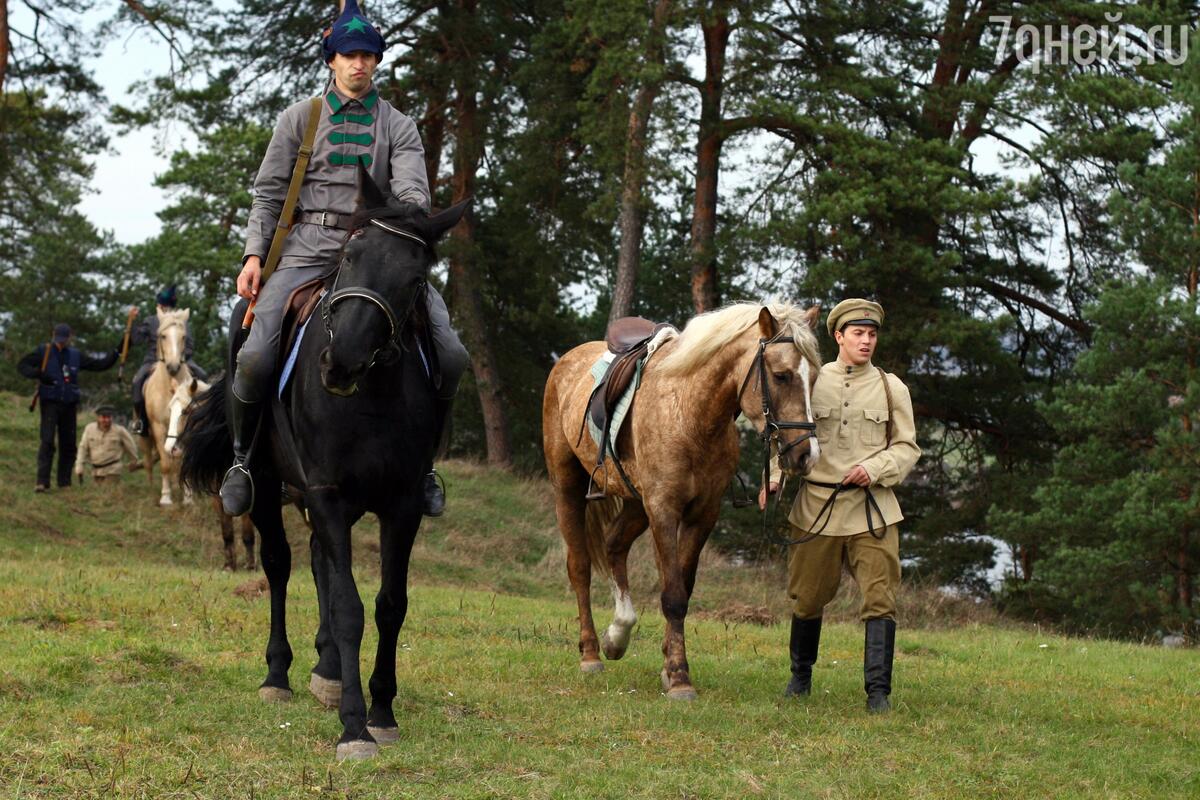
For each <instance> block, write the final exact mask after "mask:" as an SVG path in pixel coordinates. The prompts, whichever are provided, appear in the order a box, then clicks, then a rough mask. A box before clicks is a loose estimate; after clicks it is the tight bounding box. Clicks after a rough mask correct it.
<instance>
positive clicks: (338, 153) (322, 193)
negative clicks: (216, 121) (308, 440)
mask: <svg viewBox="0 0 1200 800" xmlns="http://www.w3.org/2000/svg"><path fill="white" fill-rule="evenodd" d="M386 48H387V44H386V43H385V42H384V40H383V37H382V36H380V34H379V32H378V31H376V30H375V28H374V27H372V25H371V23H369V22H368V21H367V20H366V18H364V17H363V15H362V12H361V11H359V8H358V3H357V2H356V0H348V2H347V3H346V7H345V10H344V12H343V13H342V15H341V16H340V17H338V19H337V20H336V21H335V22H334V24H333V27H332V28H331V29H330V30H329V31H327V32H326V35H325V39H324V41H323V44H322V51H323V54H324V57H325V62H326V64H328V65H329V69H330V71H331V73H332V77H331V79H330V81H329V82H328V83H327V84H326V86H325V90H324V93H323V98H322V101H321V103H320V105H319V110H318V112H317V113H319V115H320V116H319V119H318V120H317V121H316V131H315V136H314V137H313V141H312V153H311V161H309V163H308V168H307V171H306V172H305V173H304V178H303V183H302V184H301V185H300V189H299V205H298V210H297V213H296V214H295V216H294V218H293V220H292V224H293V226H294V227H293V228H292V229H291V230H290V233H287V234H286V236H287V238H286V240H285V241H284V243H283V249H282V254H281V257H280V258H279V263H278V269H277V270H276V271H275V273H274V274H273V275H272V276H271V277H270V280H269V281H267V282H266V283H264V284H262V286H261V291H260V283H261V282H262V279H263V261H264V257H265V256H266V255H267V252H268V249H269V248H270V247H271V245H272V238H273V236H274V235H275V232H276V227H277V225H278V224H279V222H280V220H279V217H280V215H281V213H282V210H283V207H284V205H285V200H286V196H287V194H288V190H289V184H290V182H291V176H292V172H293V168H294V166H295V164H296V161H297V157H298V152H299V150H300V148H301V144H302V143H303V141H304V140H305V138H306V136H305V133H306V129H307V125H308V121H309V116H310V113H311V109H312V103H311V102H310V101H308V100H304V101H301V102H299V103H296V104H295V105H293V106H291V107H290V108H288V109H287V110H286V111H284V112H283V114H282V115H281V116H280V118H279V122H278V124H277V125H276V127H275V133H274V134H273V135H272V137H271V143H270V145H269V146H268V147H267V153H266V156H264V158H263V161H262V166H260V167H259V171H258V176H257V177H256V179H255V181H254V204H253V206H252V207H251V210H250V221H249V224H248V225H247V229H246V249H245V252H244V255H243V257H242V264H243V266H242V271H241V274H239V275H238V280H237V289H238V294H239V295H241V296H242V297H244V298H246V299H254V298H257V300H256V303H255V305H254V306H253V313H254V322H253V326H252V327H251V329H250V335H249V337H248V338H247V340H246V342H245V344H244V345H242V348H241V351H240V352H239V353H238V357H237V370H236V373H235V375H234V378H233V383H232V387H231V389H232V394H233V397H234V402H233V411H232V418H231V420H230V424H231V426H232V429H233V436H234V463H233V466H232V467H230V469H229V471H228V473H226V476H225V480H224V481H223V483H222V485H221V502H222V504H223V505H224V507H225V510H226V511H227V512H228V513H230V514H235V515H237V514H243V513H245V512H246V511H248V510H249V508H250V506H251V504H252V498H253V493H254V487H253V482H252V480H251V478H250V470H249V469H247V465H246V461H247V457H248V455H249V449H250V446H251V442H252V440H253V438H254V432H255V430H256V429H257V427H258V423H259V420H260V418H261V415H262V406H263V403H264V402H265V400H266V399H267V398H268V396H269V395H268V393H269V392H270V387H271V380H272V377H273V376H274V372H275V364H276V358H277V355H278V349H279V338H280V326H281V323H282V320H283V315H284V310H285V308H284V307H285V304H286V303H287V299H288V297H289V296H290V295H291V293H292V291H293V290H295V289H296V288H297V287H299V286H301V285H302V284H305V283H307V282H309V281H311V280H313V279H314V278H318V277H321V276H324V275H327V274H328V273H330V272H331V271H332V270H333V269H334V268H335V267H336V265H337V263H336V262H337V257H338V253H339V252H340V250H341V247H342V244H343V242H344V241H345V238H346V235H347V233H348V232H349V221H350V217H351V214H352V212H353V211H354V210H355V200H356V197H357V181H356V176H357V167H358V165H360V164H361V165H362V166H363V167H365V168H366V170H367V171H368V172H369V173H370V176H371V178H372V179H374V181H375V183H377V184H379V185H380V186H382V187H385V190H387V191H389V192H390V194H391V196H392V197H393V198H395V199H396V200H399V201H403V202H409V203H413V204H415V205H417V206H420V207H421V208H423V209H426V210H428V209H429V205H430V196H429V186H428V180H427V178H426V173H425V151H424V148H423V147H422V146H421V138H420V135H419V134H418V133H417V126H416V124H415V123H414V122H413V121H412V119H410V118H409V117H408V116H406V115H404V114H402V113H401V112H399V111H397V110H396V109H395V108H393V107H392V106H391V105H390V104H389V103H388V102H387V101H386V100H384V99H382V98H381V97H380V96H379V92H378V91H377V90H376V88H375V85H374V84H373V83H372V80H371V79H372V76H373V75H374V74H375V70H376V68H377V67H378V65H379V62H380V60H381V59H382V58H383V51H384V50H385V49H386ZM284 227H287V226H286V225H285V226H284ZM426 296H427V302H428V311H429V323H430V327H431V333H432V338H433V344H434V348H435V349H436V351H437V354H436V355H437V360H438V362H439V365H440V367H441V384H440V387H439V391H438V406H439V408H438V414H439V416H440V418H441V420H442V429H444V428H445V425H446V424H447V421H448V418H449V413H450V405H451V402H452V401H453V398H454V394H455V391H456V390H457V388H458V381H459V378H461V376H462V373H463V371H464V370H465V369H466V365H467V358H468V356H467V351H466V349H465V348H464V347H463V345H462V343H461V342H460V341H459V338H458V335H457V334H455V332H454V330H453V329H452V328H451V327H450V315H449V312H448V311H447V309H446V303H445V301H444V300H442V298H441V296H440V295H439V294H438V293H437V291H436V290H435V289H434V288H433V287H432V286H429V287H428V289H427V295H426ZM444 506H445V496H444V494H443V493H442V490H441V487H440V486H439V485H438V480H437V476H436V474H435V473H434V471H433V469H432V464H431V465H430V469H429V472H428V474H427V475H426V477H425V485H424V509H423V510H424V513H425V514H426V515H428V516H438V515H440V514H441V513H442V510H443V508H444Z"/></svg>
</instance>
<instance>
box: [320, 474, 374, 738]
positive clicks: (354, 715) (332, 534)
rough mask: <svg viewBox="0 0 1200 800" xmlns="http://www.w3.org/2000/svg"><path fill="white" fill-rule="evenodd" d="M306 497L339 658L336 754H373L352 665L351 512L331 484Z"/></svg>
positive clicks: (357, 621) (355, 624) (357, 619)
mask: <svg viewBox="0 0 1200 800" xmlns="http://www.w3.org/2000/svg"><path fill="white" fill-rule="evenodd" d="M307 499H308V501H309V507H308V508H309V517H310V518H311V519H312V524H313V530H314V532H315V533H316V535H317V536H318V537H319V540H320V544H321V548H320V550H321V556H322V559H323V560H324V562H325V563H326V565H327V567H326V568H327V570H328V578H329V583H328V590H327V592H326V594H327V595H328V597H329V612H328V613H329V630H330V632H331V633H332V635H333V641H334V644H335V645H336V646H337V650H338V655H339V656H340V657H341V678H342V697H341V702H340V703H339V705H338V718H339V719H340V720H341V721H342V735H341V738H339V739H338V745H337V759H338V760H339V761H343V760H345V759H348V758H353V759H358V758H370V757H372V756H375V755H377V754H378V753H379V746H378V745H377V744H376V743H375V740H374V739H373V738H371V734H370V732H368V731H367V706H366V702H365V700H364V698H363V690H362V679H361V677H360V673H359V666H358V658H359V651H360V649H361V646H362V636H363V604H362V600H361V599H359V596H358V586H357V585H356V584H355V582H354V574H353V572H352V571H351V565H350V527H351V524H352V521H353V519H355V515H353V513H352V511H351V510H350V509H349V508H347V507H346V504H345V502H344V501H343V500H342V498H341V497H340V495H339V494H338V492H337V490H336V488H330V489H324V490H310V491H309V492H308V494H307Z"/></svg>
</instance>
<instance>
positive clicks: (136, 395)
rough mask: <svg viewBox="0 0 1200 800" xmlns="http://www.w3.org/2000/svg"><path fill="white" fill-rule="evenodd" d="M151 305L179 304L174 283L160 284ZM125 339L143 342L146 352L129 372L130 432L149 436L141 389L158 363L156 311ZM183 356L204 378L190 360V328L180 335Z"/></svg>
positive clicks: (194, 373) (167, 306)
mask: <svg viewBox="0 0 1200 800" xmlns="http://www.w3.org/2000/svg"><path fill="white" fill-rule="evenodd" d="M154 305H155V311H156V312H158V311H162V310H164V309H170V310H174V309H175V307H176V306H178V305H179V297H178V294H177V293H176V291H175V286H174V284H172V285H171V286H166V287H163V289H162V290H161V291H159V293H158V294H157V295H155V296H154ZM129 313H130V314H132V315H133V316H134V317H135V318H136V317H137V315H138V308H137V306H134V307H132V308H130V309H129ZM129 341H130V343H132V344H144V345H146V355H145V356H143V357H142V364H141V366H139V367H138V371H137V372H136V373H135V374H134V376H133V410H134V414H135V418H134V420H133V432H134V433H136V434H138V435H139V436H149V435H150V420H149V418H148V417H147V416H146V396H145V394H143V389H144V388H145V386H146V379H147V378H149V377H150V373H151V372H153V371H154V365H155V364H157V363H158V347H157V343H158V314H157V313H155V314H154V315H153V316H150V317H147V318H146V319H145V320H144V321H142V322H139V323H138V324H137V325H136V326H135V327H134V328H133V330H132V331H130V336H129ZM183 357H184V358H185V359H186V360H187V365H188V370H189V371H190V372H191V373H192V377H194V378H199V379H200V380H206V379H207V378H208V373H207V372H205V371H204V370H203V369H201V368H200V367H199V366H198V365H197V364H196V362H195V361H192V334H191V332H188V334H187V335H186V336H185V338H184V346H183Z"/></svg>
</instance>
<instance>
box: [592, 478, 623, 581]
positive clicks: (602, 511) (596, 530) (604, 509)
mask: <svg viewBox="0 0 1200 800" xmlns="http://www.w3.org/2000/svg"><path fill="white" fill-rule="evenodd" d="M624 507H625V498H623V497H604V498H601V499H599V500H588V501H587V505H586V506H584V509H583V538H584V539H585V540H586V541H587V551H588V556H589V557H590V558H591V561H592V569H593V570H596V569H599V570H600V574H601V575H603V576H605V577H606V578H609V577H612V570H611V569H610V568H609V566H608V550H607V549H606V548H605V546H604V532H605V530H607V529H608V524H609V523H610V522H612V521H613V520H614V519H616V518H617V515H618V514H620V513H621V509H623V508H624Z"/></svg>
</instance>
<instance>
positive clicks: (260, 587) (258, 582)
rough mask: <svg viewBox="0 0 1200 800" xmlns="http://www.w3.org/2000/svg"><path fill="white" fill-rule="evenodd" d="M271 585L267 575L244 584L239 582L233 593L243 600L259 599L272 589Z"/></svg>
mask: <svg viewBox="0 0 1200 800" xmlns="http://www.w3.org/2000/svg"><path fill="white" fill-rule="evenodd" d="M270 589H271V585H270V584H269V583H268V582H267V576H265V575H264V576H262V577H261V578H253V579H251V580H248V581H246V582H245V583H243V584H239V585H238V586H237V587H235V588H234V590H233V593H234V594H235V595H237V596H238V597H240V598H242V599H243V600H257V599H258V598H260V597H262V596H263V595H265V594H266V593H267V592H268V591H270Z"/></svg>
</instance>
